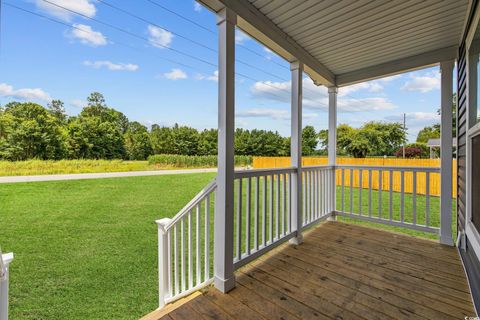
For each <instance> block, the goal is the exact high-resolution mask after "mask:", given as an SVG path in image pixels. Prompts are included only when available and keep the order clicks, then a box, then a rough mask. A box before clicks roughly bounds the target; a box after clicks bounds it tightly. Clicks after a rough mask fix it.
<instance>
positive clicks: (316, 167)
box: [302, 164, 334, 171]
mask: <svg viewBox="0 0 480 320" xmlns="http://www.w3.org/2000/svg"><path fill="white" fill-rule="evenodd" d="M333 167H334V166H331V165H327V164H325V165H320V166H304V167H302V170H306V171H308V170H317V169H333Z"/></svg>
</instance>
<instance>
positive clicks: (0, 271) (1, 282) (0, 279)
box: [0, 251, 13, 320]
mask: <svg viewBox="0 0 480 320" xmlns="http://www.w3.org/2000/svg"><path fill="white" fill-rule="evenodd" d="M12 260H13V253H6V254H3V255H2V252H1V251H0V320H8V286H9V285H8V281H9V276H10V275H9V270H8V269H9V265H10V263H11V262H12Z"/></svg>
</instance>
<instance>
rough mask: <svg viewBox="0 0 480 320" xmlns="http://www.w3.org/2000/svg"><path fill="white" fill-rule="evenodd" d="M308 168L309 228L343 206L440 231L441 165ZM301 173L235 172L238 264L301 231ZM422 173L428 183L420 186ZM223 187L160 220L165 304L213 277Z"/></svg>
mask: <svg viewBox="0 0 480 320" xmlns="http://www.w3.org/2000/svg"><path fill="white" fill-rule="evenodd" d="M301 172H302V184H301V189H302V190H301V192H302V206H303V207H302V209H303V210H302V211H303V212H301V213H299V214H301V217H302V219H301V220H302V224H301V225H302V230H303V229H305V228H308V227H309V226H311V225H313V224H315V223H317V222H319V221H321V220H324V219H325V218H328V217H330V216H331V215H332V214H333V213H335V214H338V215H342V216H347V217H351V218H355V219H361V220H366V221H373V222H378V223H384V224H389V225H393V226H398V227H404V228H409V229H415V230H420V231H425V232H432V233H437V234H438V233H439V227H438V226H439V224H440V221H438V216H435V219H436V220H435V221H432V219H431V218H432V217H431V215H430V211H431V208H430V207H431V206H430V198H431V197H430V184H431V182H430V178H431V176H432V175H434V174H439V172H440V169H439V168H431V167H374V166H348V165H338V166H315V167H303V168H302V169H301ZM297 174H298V170H297V169H296V168H293V167H292V168H282V169H259V170H241V171H236V172H235V176H234V180H235V184H234V187H235V188H234V192H235V194H234V199H235V200H234V206H235V210H234V217H233V218H234V223H233V224H234V229H233V235H232V236H233V247H232V250H233V262H232V263H233V267H234V269H238V268H240V267H241V266H243V265H245V264H247V263H249V262H250V261H252V260H254V259H256V258H258V257H259V256H261V255H263V254H264V253H265V252H267V251H269V250H271V249H273V248H275V247H276V246H278V245H280V244H282V243H284V242H285V241H287V240H289V239H291V238H293V237H295V236H296V235H297V230H294V227H293V226H294V225H295V224H293V223H292V221H293V219H294V218H295V216H296V213H295V212H294V207H293V206H292V203H293V201H292V197H293V196H294V195H295V190H293V185H294V184H293V182H294V181H295V179H296V177H297ZM421 179H424V181H425V183H422V184H421V185H422V188H421V189H419V190H417V185H420V180H421ZM394 180H395V181H397V180H398V181H400V183H399V185H397V184H396V183H395V184H394ZM422 182H423V181H422ZM423 186H424V187H423ZM215 190H216V182H215V181H212V182H211V183H210V184H208V185H207V186H206V187H205V188H204V189H203V190H202V191H201V192H200V193H198V194H197V195H196V196H195V198H194V199H193V200H192V201H190V202H189V203H188V204H187V205H186V206H185V207H184V208H183V209H182V210H181V211H180V212H179V213H178V214H177V215H176V216H175V217H174V218H173V219H161V220H158V221H157V224H158V241H159V261H158V262H159V299H160V307H163V306H164V305H165V304H166V303H169V302H172V301H174V300H177V299H179V298H181V297H183V296H185V295H188V294H190V293H191V292H193V291H195V290H198V289H200V288H202V287H204V286H206V285H208V284H210V283H211V282H212V280H213V276H214V275H213V262H214V261H213V252H214V241H213V240H214V238H213V228H211V227H210V226H213V225H214V224H213V222H214V217H215V213H214V208H215V204H214V202H215V197H214V194H215V193H214V192H215ZM337 192H338V197H339V198H338V199H337V197H336V195H337ZM420 195H422V196H421V198H420ZM419 203H421V204H422V208H425V209H424V210H423V211H421V210H420V209H419V208H420V207H419V206H418V204H419ZM2 320H3V319H2Z"/></svg>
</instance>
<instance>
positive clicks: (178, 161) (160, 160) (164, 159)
mask: <svg viewBox="0 0 480 320" xmlns="http://www.w3.org/2000/svg"><path fill="white" fill-rule="evenodd" d="M148 163H149V164H150V165H158V166H167V167H174V168H209V167H210V168H214V167H216V166H217V156H213V155H212V156H183V155H176V154H156V155H153V156H150V157H148ZM251 164H252V157H251V156H235V166H241V167H243V166H249V165H251Z"/></svg>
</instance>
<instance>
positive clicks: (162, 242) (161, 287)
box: [155, 218, 172, 308]
mask: <svg viewBox="0 0 480 320" xmlns="http://www.w3.org/2000/svg"><path fill="white" fill-rule="evenodd" d="M170 221H172V219H169V218H164V219H160V220H157V221H155V222H156V223H157V226H158V301H159V302H158V305H159V308H163V306H165V299H166V298H167V296H168V288H169V283H168V272H169V271H168V232H167V230H166V229H165V227H166V226H167V225H168V224H169V223H170Z"/></svg>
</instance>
